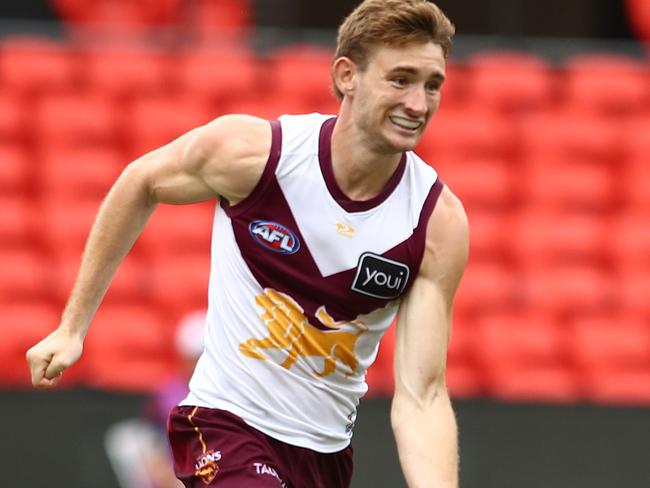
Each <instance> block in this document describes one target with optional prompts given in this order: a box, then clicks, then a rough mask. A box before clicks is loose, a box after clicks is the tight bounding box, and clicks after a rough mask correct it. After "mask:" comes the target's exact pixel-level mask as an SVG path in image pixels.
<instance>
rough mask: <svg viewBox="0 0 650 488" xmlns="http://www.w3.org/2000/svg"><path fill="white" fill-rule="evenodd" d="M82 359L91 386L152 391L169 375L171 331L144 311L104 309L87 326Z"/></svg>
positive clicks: (134, 307) (158, 317) (156, 316)
mask: <svg viewBox="0 0 650 488" xmlns="http://www.w3.org/2000/svg"><path fill="white" fill-rule="evenodd" d="M84 357H85V358H84V361H85V368H86V370H87V374H88V381H89V383H90V385H91V386H95V387H99V388H109V389H117V390H126V391H155V389H156V387H157V386H158V385H159V384H160V382H161V381H163V380H164V379H166V377H167V376H168V375H169V374H171V373H172V372H173V366H174V354H173V327H172V326H171V325H170V323H169V321H168V320H166V319H165V318H164V317H163V316H161V315H160V314H159V313H158V312H156V311H154V310H152V309H150V308H147V307H142V306H137V305H130V306H128V305H121V306H120V305H106V306H104V307H101V308H100V309H99V311H98V313H97V316H96V317H95V319H94V320H93V323H92V324H91V327H90V330H89V333H88V337H87V338H86V342H85V352H84Z"/></svg>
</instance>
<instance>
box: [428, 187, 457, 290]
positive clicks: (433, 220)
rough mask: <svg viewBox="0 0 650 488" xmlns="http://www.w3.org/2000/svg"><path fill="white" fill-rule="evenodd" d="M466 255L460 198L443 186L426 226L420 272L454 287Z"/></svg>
mask: <svg viewBox="0 0 650 488" xmlns="http://www.w3.org/2000/svg"><path fill="white" fill-rule="evenodd" d="M468 256H469V223H468V221H467V214H466V212H465V208H464V207H463V204H462V203H461V201H460V199H459V198H458V197H457V196H456V195H454V193H453V192H452V191H451V190H450V189H449V188H448V187H444V188H443V190H442V193H441V194H440V197H439V199H438V202H437V203H436V207H435V209H434V211H433V213H432V214H431V217H430V218H429V223H428V226H427V236H426V247H425V255H424V258H423V262H422V268H421V271H422V272H423V273H425V274H426V275H427V276H428V277H429V278H432V279H434V280H436V281H439V282H447V283H448V285H449V286H450V287H452V288H454V289H455V287H456V286H457V285H458V282H459V281H460V277H461V276H462V273H463V270H464V269H465V265H466V264H467V259H468Z"/></svg>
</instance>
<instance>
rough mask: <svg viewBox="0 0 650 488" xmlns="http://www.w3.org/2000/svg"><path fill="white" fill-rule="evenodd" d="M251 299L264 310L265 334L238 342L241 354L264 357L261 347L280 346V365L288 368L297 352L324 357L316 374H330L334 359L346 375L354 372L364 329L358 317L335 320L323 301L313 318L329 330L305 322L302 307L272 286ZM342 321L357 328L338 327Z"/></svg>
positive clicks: (295, 358)
mask: <svg viewBox="0 0 650 488" xmlns="http://www.w3.org/2000/svg"><path fill="white" fill-rule="evenodd" d="M255 302H256V303H257V304H258V305H259V306H261V307H262V308H263V309H264V310H265V312H264V313H263V314H262V315H261V318H262V320H263V321H264V323H265V324H266V326H267V327H268V329H269V334H268V336H266V337H265V338H264V339H255V338H252V339H248V340H247V341H246V342H243V343H241V344H240V345H239V352H241V353H242V354H243V355H244V356H247V357H249V358H253V359H260V360H262V361H266V360H267V357H266V355H264V353H263V352H262V350H264V349H284V350H286V351H287V352H288V355H287V358H286V359H285V360H284V362H283V363H282V365H281V366H282V367H283V368H286V369H289V368H291V366H292V365H293V364H294V363H295V362H296V360H297V359H298V358H299V357H301V356H302V357H307V356H316V357H322V358H323V359H324V360H325V366H324V368H323V370H322V371H315V374H316V375H317V376H321V377H323V376H328V375H330V374H332V373H333V372H334V371H335V369H336V361H337V360H338V361H339V362H341V363H342V364H344V365H345V366H347V367H348V368H349V370H350V371H349V372H347V373H346V376H352V375H354V374H355V373H356V369H357V363H358V361H357V357H356V354H355V352H354V349H355V346H356V342H357V339H358V338H359V337H360V336H361V335H362V334H363V333H364V332H365V331H367V330H368V327H367V326H366V325H365V324H364V323H363V322H362V321H360V320H353V321H350V322H348V321H338V322H337V321H335V320H334V319H333V318H332V316H331V315H330V314H329V313H327V310H325V306H324V305H323V306H321V307H320V308H319V309H318V310H317V311H316V318H318V320H319V321H320V322H321V323H322V324H323V325H325V326H326V327H327V328H328V329H330V330H320V329H318V328H316V327H314V326H313V325H311V324H310V323H309V321H308V320H307V317H306V316H305V314H304V310H303V309H302V307H301V306H300V305H299V304H298V303H297V302H296V301H295V300H294V299H293V298H291V297H290V296H289V295H286V294H284V293H280V292H278V291H276V290H274V289H272V288H265V289H264V294H263V295H258V296H257V297H256V298H255ZM345 325H352V326H354V327H356V328H357V329H358V330H357V332H354V333H353V332H346V331H343V330H340V329H341V328H342V327H343V326H345Z"/></svg>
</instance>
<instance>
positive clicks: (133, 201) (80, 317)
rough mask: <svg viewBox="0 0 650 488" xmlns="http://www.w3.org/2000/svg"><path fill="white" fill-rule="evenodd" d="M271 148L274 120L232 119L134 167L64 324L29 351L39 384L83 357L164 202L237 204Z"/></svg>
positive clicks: (94, 233)
mask: <svg viewBox="0 0 650 488" xmlns="http://www.w3.org/2000/svg"><path fill="white" fill-rule="evenodd" d="M270 148H271V127H270V124H269V123H268V121H265V120H262V119H257V118H254V117H249V116H243V115H230V116H225V117H221V118H218V119H216V120H214V121H213V122H211V123H209V124H207V125H205V126H202V127H199V128H196V129H194V130H192V131H190V132H188V133H186V134H185V135H183V136H181V137H179V138H178V139H176V140H175V141H173V142H171V143H170V144H168V145H166V146H163V147H161V148H159V149H157V150H155V151H153V152H151V153H149V154H147V155H145V156H143V157H141V158H139V159H138V160H136V161H134V162H132V163H131V164H129V165H128V166H127V167H126V169H125V170H124V171H123V172H122V174H121V175H120V177H119V178H118V179H117V181H116V182H115V184H114V185H113V187H112V188H111V190H110V191H109V193H108V195H107V196H106V198H105V200H104V202H103V203H102V205H101V207H100V209H99V212H98V214H97V217H96V219H95V222H94V224H93V226H92V228H91V230H90V235H89V236H88V240H87V242H86V246H85V250H84V253H83V256H82V259H81V266H80V268H79V272H78V274H77V279H76V280H75V284H74V286H73V288H72V292H71V294H70V297H69V299H68V302H67V304H66V306H65V309H64V311H63V315H62V317H61V322H60V324H59V327H58V328H57V329H56V330H55V331H54V332H52V333H51V334H50V335H48V336H47V337H46V338H45V339H43V340H42V341H41V342H39V343H38V344H36V345H35V346H34V347H32V348H31V349H30V350H29V351H27V361H28V363H29V366H30V370H31V376H32V384H33V385H34V386H37V387H51V386H54V385H56V384H57V383H58V381H59V379H60V375H61V373H62V372H63V370H64V369H65V368H67V367H69V366H70V365H72V364H73V363H74V362H76V361H77V360H78V359H79V357H80V356H81V352H82V346H83V341H84V339H85V337H86V334H87V332H88V327H89V326H90V323H91V321H92V319H93V317H94V315H95V312H96V311H97V308H98V307H99V304H100V303H101V301H102V299H103V297H104V295H105V293H106V291H107V289H108V286H109V284H110V282H111V279H112V278H113V276H114V275H115V272H116V271H117V268H118V266H119V264H120V263H121V262H122V260H123V259H124V258H125V257H126V255H127V253H128V252H129V250H130V249H131V247H132V246H133V244H134V243H135V241H136V239H137V238H138V236H139V235H140V233H141V232H142V230H143V228H144V226H145V224H146V222H147V221H148V219H149V217H150V216H151V214H152V213H153V211H154V209H155V208H156V206H157V204H158V203H171V204H177V205H180V204H188V203H195V202H200V201H205V200H209V199H214V198H218V197H221V198H225V199H227V200H228V201H229V202H230V203H231V204H233V205H234V204H236V203H238V202H240V201H241V200H243V199H244V198H246V196H248V194H249V193H250V192H251V191H252V189H253V188H254V186H255V185H256V183H257V181H258V180H259V178H260V177H261V174H262V172H263V170H264V166H265V163H266V160H267V158H268V155H269V152H270Z"/></svg>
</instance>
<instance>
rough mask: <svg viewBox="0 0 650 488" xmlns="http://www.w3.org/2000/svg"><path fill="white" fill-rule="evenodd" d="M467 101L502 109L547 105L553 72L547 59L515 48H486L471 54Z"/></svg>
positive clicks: (521, 110)
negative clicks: (505, 49) (484, 50)
mask: <svg viewBox="0 0 650 488" xmlns="http://www.w3.org/2000/svg"><path fill="white" fill-rule="evenodd" d="M466 62H467V67H468V72H469V76H468V80H467V85H468V94H467V96H468V98H469V103H471V104H473V105H476V106H481V107H488V108H490V109H492V110H497V111H500V112H502V113H510V114H512V113H521V112H529V111H534V110H539V109H542V108H545V107H547V106H549V105H550V102H551V101H552V97H553V92H554V74H553V72H552V70H551V66H550V65H549V63H548V61H546V60H544V59H543V58H540V57H537V56H534V55H532V54H525V53H523V52H517V51H492V52H490V51H488V52H481V53H478V54H475V55H473V56H470V57H469V58H467V60H466Z"/></svg>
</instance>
